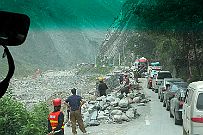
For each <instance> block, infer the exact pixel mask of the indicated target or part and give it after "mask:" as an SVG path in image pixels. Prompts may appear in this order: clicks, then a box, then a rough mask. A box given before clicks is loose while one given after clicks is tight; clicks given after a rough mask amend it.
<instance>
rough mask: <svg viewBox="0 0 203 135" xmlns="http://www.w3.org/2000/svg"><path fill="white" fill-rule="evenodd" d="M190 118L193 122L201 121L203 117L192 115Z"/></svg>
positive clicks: (202, 121)
mask: <svg viewBox="0 0 203 135" xmlns="http://www.w3.org/2000/svg"><path fill="white" fill-rule="evenodd" d="M191 120H192V121H193V122H197V123H203V118H202V117H193V118H191Z"/></svg>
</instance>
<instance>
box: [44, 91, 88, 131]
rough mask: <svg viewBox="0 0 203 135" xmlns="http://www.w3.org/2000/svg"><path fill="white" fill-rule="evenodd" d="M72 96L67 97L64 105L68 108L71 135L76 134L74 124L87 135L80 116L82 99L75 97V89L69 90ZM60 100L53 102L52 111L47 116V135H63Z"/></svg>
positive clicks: (62, 114)
mask: <svg viewBox="0 0 203 135" xmlns="http://www.w3.org/2000/svg"><path fill="white" fill-rule="evenodd" d="M71 93H72V95H71V96H69V97H68V98H67V99H66V100H65V102H64V104H66V105H67V106H68V108H70V121H71V127H72V133H73V135H76V134H77V130H76V122H77V123H78V125H79V128H80V130H81V131H82V132H83V133H84V134H88V132H87V131H86V129H85V127H84V123H83V120H82V115H81V106H82V105H83V104H84V103H85V101H83V100H82V97H81V96H79V95H76V89H75V88H73V89H71ZM61 104H62V100H61V99H60V98H56V99H54V100H53V106H54V111H53V112H51V113H50V114H49V116H48V132H49V135H64V113H63V112H62V111H61Z"/></svg>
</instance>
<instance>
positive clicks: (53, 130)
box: [48, 98, 64, 135]
mask: <svg viewBox="0 0 203 135" xmlns="http://www.w3.org/2000/svg"><path fill="white" fill-rule="evenodd" d="M53 105H54V111H53V112H51V113H50V114H49V116H48V132H49V135H64V114H63V112H62V111H60V109H61V99H60V98H56V99H54V100H53Z"/></svg>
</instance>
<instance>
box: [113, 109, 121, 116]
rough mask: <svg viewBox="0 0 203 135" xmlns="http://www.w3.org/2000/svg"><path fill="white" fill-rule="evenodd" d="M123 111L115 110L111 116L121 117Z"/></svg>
mask: <svg viewBox="0 0 203 135" xmlns="http://www.w3.org/2000/svg"><path fill="white" fill-rule="evenodd" d="M121 114H122V111H121V110H113V111H111V115H121Z"/></svg>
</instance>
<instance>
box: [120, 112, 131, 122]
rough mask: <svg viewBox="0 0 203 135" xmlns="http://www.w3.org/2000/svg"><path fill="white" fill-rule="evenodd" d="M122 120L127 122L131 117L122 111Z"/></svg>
mask: <svg viewBox="0 0 203 135" xmlns="http://www.w3.org/2000/svg"><path fill="white" fill-rule="evenodd" d="M121 120H123V121H127V122H128V121H130V119H129V118H128V116H127V115H126V114H125V113H122V115H121Z"/></svg>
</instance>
